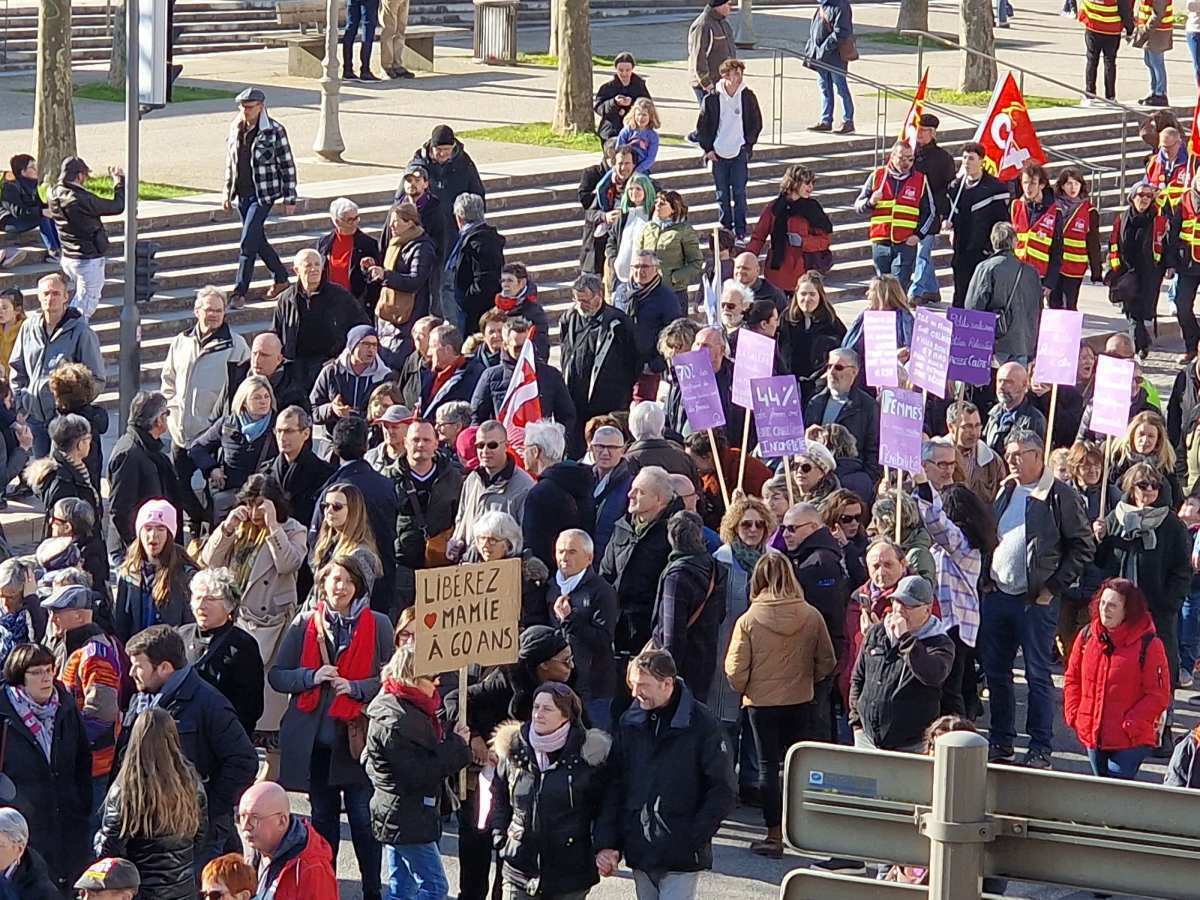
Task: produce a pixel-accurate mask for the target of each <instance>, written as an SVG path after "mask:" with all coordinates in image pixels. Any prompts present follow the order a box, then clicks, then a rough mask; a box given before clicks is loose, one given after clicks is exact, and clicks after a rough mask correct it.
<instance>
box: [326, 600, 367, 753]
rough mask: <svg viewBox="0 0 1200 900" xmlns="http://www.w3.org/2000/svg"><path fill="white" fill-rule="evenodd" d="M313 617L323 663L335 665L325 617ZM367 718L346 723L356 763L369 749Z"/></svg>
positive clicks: (347, 739) (360, 715)
mask: <svg viewBox="0 0 1200 900" xmlns="http://www.w3.org/2000/svg"><path fill="white" fill-rule="evenodd" d="M313 616H315V617H316V618H315V621H316V625H317V648H318V649H319V650H320V651H321V663H322V664H323V665H326V666H330V665H333V663H331V662H330V661H329V645H328V644H326V640H327V639H328V638H329V632H327V631H326V630H325V617H324V616H322V615H321V614H320V613H319V612H318V611H317V610H313ZM368 724H370V723H369V722H368V721H367V717H366V716H365V715H364V714H363V713H359V714H358V715H357V716H355V717H354V718H353V719H351V720H350V721H349V722H347V723H346V743H347V744H348V745H349V747H350V758H351V759H353V760H354V761H355V762H360V761H361V760H362V755H363V751H364V750H366V749H367V725H368Z"/></svg>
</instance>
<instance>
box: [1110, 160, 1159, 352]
mask: <svg viewBox="0 0 1200 900" xmlns="http://www.w3.org/2000/svg"><path fill="white" fill-rule="evenodd" d="M1129 197H1130V202H1129V209H1128V210H1126V211H1125V212H1124V213H1118V214H1117V216H1116V218H1115V219H1113V226H1112V232H1111V233H1110V235H1109V239H1108V271H1107V272H1106V273H1105V276H1104V281H1105V284H1107V285H1108V298H1109V300H1111V301H1112V302H1113V303H1116V304H1118V305H1120V306H1121V307H1122V309H1123V311H1124V313H1125V318H1126V319H1127V320H1128V321H1129V333H1130V336H1131V337H1132V338H1133V341H1134V345H1135V346H1136V348H1137V352H1138V355H1139V356H1141V358H1142V359H1145V358H1146V357H1147V356H1149V355H1150V346H1151V344H1152V343H1153V341H1152V340H1151V338H1150V332H1149V331H1148V330H1147V328H1146V323H1147V322H1150V321H1152V320H1153V319H1154V317H1155V310H1156V309H1157V307H1158V292H1159V288H1161V287H1162V280H1163V275H1164V273H1165V271H1166V261H1165V260H1164V259H1163V246H1164V244H1165V242H1166V239H1167V232H1168V227H1169V223H1168V219H1167V217H1166V216H1164V215H1162V213H1161V210H1160V207H1159V205H1158V204H1157V203H1156V202H1155V200H1156V198H1157V197H1158V188H1157V187H1155V186H1154V185H1153V184H1150V183H1149V182H1147V181H1139V182H1138V183H1137V184H1135V185H1134V186H1133V189H1132V190H1131V191H1130V193H1129Z"/></svg>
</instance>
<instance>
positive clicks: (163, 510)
mask: <svg viewBox="0 0 1200 900" xmlns="http://www.w3.org/2000/svg"><path fill="white" fill-rule="evenodd" d="M147 525H161V526H162V527H163V528H165V529H167V531H168V532H169V533H170V535H171V537H172V538H174V537H175V534H176V532H177V531H178V530H179V515H178V513H176V512H175V507H174V506H172V505H171V504H170V503H168V502H167V501H166V500H161V499H159V500H147V501H146V502H145V503H143V504H142V508H141V509H139V510H138V514H137V519H136V520H135V521H134V531H135V532H140V531H141V530H142V529H143V528H144V527H145V526H147Z"/></svg>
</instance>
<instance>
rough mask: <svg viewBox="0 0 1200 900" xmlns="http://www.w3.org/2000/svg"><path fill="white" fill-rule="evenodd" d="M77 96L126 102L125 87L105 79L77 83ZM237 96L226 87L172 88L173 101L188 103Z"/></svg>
mask: <svg viewBox="0 0 1200 900" xmlns="http://www.w3.org/2000/svg"><path fill="white" fill-rule="evenodd" d="M75 96H76V97H77V98H79V99H80V100H103V101H105V102H108V103H124V102H125V88H124V87H123V86H122V87H119V88H115V87H113V86H112V85H110V84H108V83H106V82H103V81H89V82H87V83H86V84H77V85H75ZM236 96H237V93H236V92H234V91H227V90H225V89H224V88H207V87H193V86H191V85H186V84H177V85H175V87H173V88H172V89H171V102H172V103H188V102H191V101H193V100H232V99H233V98H234V97H236Z"/></svg>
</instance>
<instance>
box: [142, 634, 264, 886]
mask: <svg viewBox="0 0 1200 900" xmlns="http://www.w3.org/2000/svg"><path fill="white" fill-rule="evenodd" d="M125 651H126V652H127V653H128V654H129V674H130V676H131V677H132V678H133V683H134V686H135V687H136V688H137V689H138V693H137V694H135V695H134V697H133V699H132V700H130V701H129V711H128V712H127V713H126V715H125V730H124V732H123V741H122V746H121V749H122V750H123V749H124V743H125V742H127V741H128V735H129V728H130V727H131V726H132V725H133V722H134V720H136V719H137V717H138V715H139V714H140V713H141V712H142V711H143V710H146V709H150V708H151V707H158V708H159V709H164V710H166V711H167V712H169V713H170V714H171V718H173V719H174V720H175V722H176V724H177V725H178V726H179V739H180V743H181V744H182V747H183V754H184V756H186V757H187V758H188V760H189V761H190V762H191V763H192V765H194V766H195V767H196V771H197V772H198V773H199V775H200V778H201V780H203V781H204V788H205V792H206V794H207V796H208V834H207V836H206V838H205V841H204V845H203V846H202V847H198V848H196V862H197V864H198V865H201V866H202V865H204V863H206V862H208V860H210V859H212V858H214V857H216V856H218V855H220V854H221V853H224V852H225V845H226V843H228V841H229V838H230V837H231V836H232V835H233V813H234V809H235V808H236V806H237V801H238V798H239V797H240V796H241V794H242V791H244V790H245V789H246V788H247V787H249V786H250V783H251V782H252V781H253V780H254V775H255V773H256V772H257V771H258V754H256V753H255V752H254V746H253V745H252V744H251V743H250V737H249V736H248V735H247V734H246V730H245V729H244V728H242V723H241V722H239V721H238V718H237V714H236V713H235V712H234V710H233V706H232V705H230V703H229V701H228V700H226V699H225V697H224V696H223V695H222V694H221V692H220V691H218V690H217V689H216V688H215V687H213V686H212V685H211V684H209V683H208V682H207V681H205V680H204V679H203V678H201V677H200V675H199V674H198V673H197V672H196V671H195V670H194V669H193V668H192V667H191V666H190V665H188V661H187V652H186V649H185V647H184V644H183V638H182V637H180V636H179V634H178V633H177V632H176V631H175V629H173V628H171V626H169V625H151V626H150V627H149V628H147V629H145V630H144V631H140V632H138V633H137V634H135V635H134V636H133V637H132V638H130V640H129V644H128V645H127V646H126V648H125Z"/></svg>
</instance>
